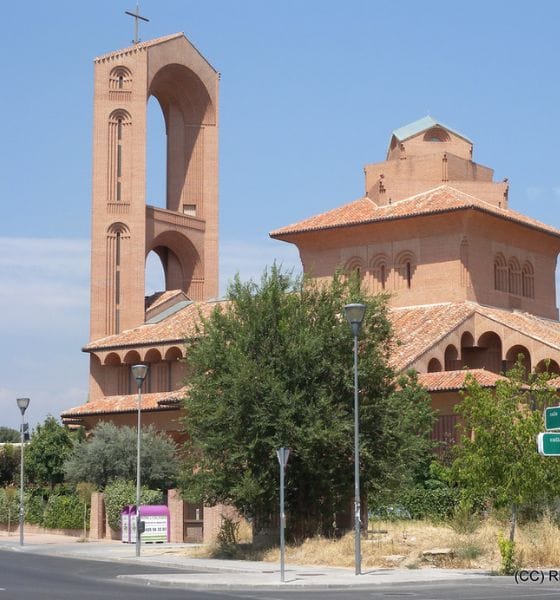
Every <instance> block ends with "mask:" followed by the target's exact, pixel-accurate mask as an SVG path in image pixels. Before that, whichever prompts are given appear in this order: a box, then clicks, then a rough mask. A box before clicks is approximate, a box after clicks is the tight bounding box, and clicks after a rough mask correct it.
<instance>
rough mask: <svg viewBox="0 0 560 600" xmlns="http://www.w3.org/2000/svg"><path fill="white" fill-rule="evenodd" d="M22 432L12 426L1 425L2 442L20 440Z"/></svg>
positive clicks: (0, 440) (0, 438)
mask: <svg viewBox="0 0 560 600" xmlns="http://www.w3.org/2000/svg"><path fill="white" fill-rule="evenodd" d="M20 438H21V434H20V432H19V431H17V429H12V428H11V427H0V442H10V443H13V442H19V441H20Z"/></svg>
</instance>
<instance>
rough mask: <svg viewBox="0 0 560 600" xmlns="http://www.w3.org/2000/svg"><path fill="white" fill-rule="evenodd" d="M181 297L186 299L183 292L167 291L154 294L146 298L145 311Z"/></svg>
mask: <svg viewBox="0 0 560 600" xmlns="http://www.w3.org/2000/svg"><path fill="white" fill-rule="evenodd" d="M182 296H184V297H186V296H185V293H184V292H183V290H167V291H165V292H156V293H155V294H152V295H151V296H147V297H146V310H154V309H155V308H157V307H158V306H161V305H162V304H164V303H165V302H167V301H168V300H172V299H173V298H175V297H182Z"/></svg>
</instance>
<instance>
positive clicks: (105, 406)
mask: <svg viewBox="0 0 560 600" xmlns="http://www.w3.org/2000/svg"><path fill="white" fill-rule="evenodd" d="M186 390H187V388H186V387H183V388H181V389H179V390H176V391H174V392H156V393H153V394H142V404H141V410H142V411H148V412H151V411H156V410H176V409H177V408H178V407H179V405H180V401H181V399H182V398H183V397H184V396H185V392H186ZM137 410H138V395H137V394H128V395H126V396H105V397H104V398H100V399H99V400H95V401H93V402H86V403H85V404H82V405H81V406H76V407H74V408H69V409H68V410H67V411H65V412H63V413H62V415H61V417H62V418H63V419H64V420H65V421H66V420H72V419H76V418H77V417H85V416H89V415H97V414H117V413H132V412H136V411H137Z"/></svg>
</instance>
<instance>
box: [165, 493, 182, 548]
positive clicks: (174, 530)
mask: <svg viewBox="0 0 560 600" xmlns="http://www.w3.org/2000/svg"><path fill="white" fill-rule="evenodd" d="M167 507H168V508H169V527H170V529H171V531H170V532H169V536H170V539H169V541H170V542H171V543H172V544H180V543H183V541H184V540H183V522H184V517H185V504H184V502H183V498H182V497H181V493H180V492H179V490H169V492H168V495H167Z"/></svg>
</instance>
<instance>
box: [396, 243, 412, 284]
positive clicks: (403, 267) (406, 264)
mask: <svg viewBox="0 0 560 600" xmlns="http://www.w3.org/2000/svg"><path fill="white" fill-rule="evenodd" d="M415 270H416V258H415V257H414V254H412V252H410V251H405V252H401V253H400V254H399V255H398V256H397V259H396V260H395V271H396V272H397V279H398V282H397V287H398V288H400V289H404V288H406V289H410V288H411V287H412V279H413V277H414V271H415Z"/></svg>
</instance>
